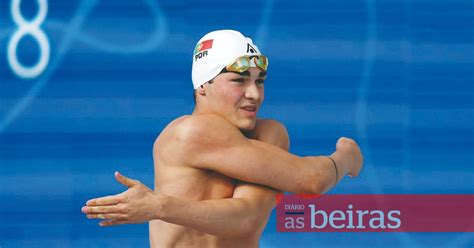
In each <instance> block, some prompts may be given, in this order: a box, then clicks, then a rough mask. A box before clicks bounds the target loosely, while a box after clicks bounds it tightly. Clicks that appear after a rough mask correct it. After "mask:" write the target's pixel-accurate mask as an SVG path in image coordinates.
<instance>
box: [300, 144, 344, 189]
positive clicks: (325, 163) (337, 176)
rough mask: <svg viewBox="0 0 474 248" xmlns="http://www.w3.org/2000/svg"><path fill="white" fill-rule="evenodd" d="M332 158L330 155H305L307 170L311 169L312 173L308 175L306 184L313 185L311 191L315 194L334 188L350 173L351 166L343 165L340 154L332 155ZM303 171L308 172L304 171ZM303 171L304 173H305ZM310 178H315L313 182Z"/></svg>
mask: <svg viewBox="0 0 474 248" xmlns="http://www.w3.org/2000/svg"><path fill="white" fill-rule="evenodd" d="M331 158H332V159H333V160H334V162H335V164H334V163H333V161H332V160H331V159H330V158H329V157H328V156H309V157H304V158H302V160H304V162H303V166H302V168H305V170H310V171H311V173H309V175H312V176H310V177H309V178H308V176H306V177H305V178H306V180H307V181H306V184H309V185H312V187H313V188H312V189H311V192H309V193H313V194H322V193H325V192H327V191H329V190H330V189H332V188H333V187H334V186H335V185H336V184H337V183H338V182H339V181H340V180H341V179H342V178H343V177H344V176H345V175H346V174H347V173H349V168H347V167H345V166H343V163H341V162H340V160H339V157H338V155H335V153H334V154H333V155H331ZM303 173H306V171H304V172H303ZM303 173H302V174H303ZM308 180H313V181H312V182H310V181H308Z"/></svg>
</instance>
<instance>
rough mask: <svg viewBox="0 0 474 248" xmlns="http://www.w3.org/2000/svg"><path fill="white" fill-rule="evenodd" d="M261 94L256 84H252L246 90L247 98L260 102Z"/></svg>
mask: <svg viewBox="0 0 474 248" xmlns="http://www.w3.org/2000/svg"><path fill="white" fill-rule="evenodd" d="M260 97H261V96H260V92H259V90H258V86H257V84H256V83H250V84H249V85H248V86H247V88H246V89H245V98H247V99H252V100H255V101H258V100H260Z"/></svg>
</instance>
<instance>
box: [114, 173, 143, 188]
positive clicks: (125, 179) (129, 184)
mask: <svg viewBox="0 0 474 248" xmlns="http://www.w3.org/2000/svg"><path fill="white" fill-rule="evenodd" d="M115 179H117V181H118V182H119V183H121V184H123V185H125V186H127V187H129V188H130V187H133V186H135V185H137V184H139V182H138V181H137V180H133V179H130V178H128V177H126V176H124V175H122V174H120V172H118V171H116V172H115Z"/></svg>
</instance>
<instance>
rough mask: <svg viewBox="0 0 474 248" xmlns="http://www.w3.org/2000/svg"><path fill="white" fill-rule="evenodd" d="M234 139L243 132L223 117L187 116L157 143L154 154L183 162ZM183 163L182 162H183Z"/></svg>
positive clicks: (172, 123)
mask: <svg viewBox="0 0 474 248" xmlns="http://www.w3.org/2000/svg"><path fill="white" fill-rule="evenodd" d="M235 138H243V135H242V134H241V133H240V131H239V130H238V129H237V128H236V127H235V126H233V125H232V124H231V123H230V122H228V121H227V120H226V119H224V118H223V117H220V116H218V115H214V114H199V115H187V116H183V117H180V118H178V119H176V120H174V121H172V122H171V123H170V124H169V125H168V126H167V127H166V128H165V129H164V130H163V131H162V132H161V134H160V136H159V137H158V138H157V139H156V141H155V144H154V148H153V154H154V155H155V156H156V155H160V157H174V158H184V157H191V155H192V154H191V153H197V152H202V151H204V150H209V149H213V147H215V146H219V145H221V144H224V143H227V141H229V140H234V141H235V140H236V139H235ZM181 162H182V161H181Z"/></svg>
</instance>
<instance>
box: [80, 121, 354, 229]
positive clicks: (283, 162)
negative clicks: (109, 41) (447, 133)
mask: <svg viewBox="0 0 474 248" xmlns="http://www.w3.org/2000/svg"><path fill="white" fill-rule="evenodd" d="M198 117H199V118H190V119H189V121H190V123H187V124H186V125H182V126H181V127H180V128H181V130H180V131H179V132H178V133H177V135H178V136H179V140H180V142H176V144H175V145H176V146H178V147H176V148H177V149H172V150H173V151H177V153H178V154H173V156H179V157H180V158H182V159H183V161H182V162H183V163H184V164H186V165H188V166H192V167H196V168H201V169H210V170H214V171H217V172H219V173H221V174H224V175H226V176H229V177H233V178H236V179H239V180H242V181H248V182H252V183H259V184H263V185H268V186H271V187H274V188H278V189H281V190H285V191H290V192H297V193H299V192H302V193H308V192H309V193H322V192H325V191H326V190H328V189H330V188H331V187H332V186H333V185H334V182H335V178H334V177H335V172H334V168H333V165H332V162H331V161H330V160H329V159H327V158H324V157H305V158H301V157H297V156H294V155H291V154H289V153H287V152H285V151H284V150H282V149H280V148H278V147H275V146H272V145H269V144H265V143H263V142H260V141H256V140H248V139H246V138H245V137H244V136H243V135H242V134H241V133H240V131H238V130H237V129H236V128H235V127H233V126H232V125H231V124H229V123H227V122H226V121H225V120H223V119H222V118H220V117H218V116H198ZM209 130H213V131H212V132H209ZM340 143H342V144H340ZM337 146H339V147H338V148H337V151H336V152H335V153H333V154H332V155H331V156H332V157H333V158H334V159H335V160H336V161H337V163H338V166H339V167H338V169H339V177H340V178H342V176H343V175H345V174H347V173H348V172H349V171H352V173H353V174H354V175H357V174H358V172H359V170H360V166H361V162H362V157H361V155H360V151H358V147H357V146H356V145H355V148H357V149H349V148H350V147H351V146H352V148H354V145H353V144H352V143H351V141H350V140H347V141H346V140H343V141H342V142H341V141H340V142H338V145H337ZM347 146H349V148H347ZM338 151H339V152H338ZM351 153H353V154H351ZM347 157H349V158H347ZM195 161H199V163H196V162H195ZM223 162H224V163H223ZM235 163H238V164H239V165H240V166H238V167H236V166H235ZM216 165H219V166H216ZM289 167H290V170H291V172H292V173H288V168H289ZM236 168H238V169H236ZM354 168H355V169H354ZM116 177H117V180H118V181H119V182H121V183H123V184H124V185H126V186H127V187H129V190H127V191H125V192H123V193H121V194H118V195H116V196H108V197H103V198H98V199H94V200H91V201H89V202H88V203H87V205H88V207H86V208H85V210H84V209H83V211H84V212H86V213H88V214H89V215H88V217H91V218H101V219H107V221H104V222H101V223H102V224H103V225H116V224H124V223H139V222H144V221H148V220H153V219H162V220H164V221H168V222H171V223H175V224H180V225H184V226H188V227H192V228H195V229H198V230H199V231H202V232H206V233H210V234H214V235H222V236H226V235H237V234H238V233H239V232H238V231H237V232H236V229H235V227H236V226H243V227H248V226H251V227H253V228H254V229H255V228H256V226H257V225H258V223H261V219H262V218H263V217H264V216H265V215H266V216H267V217H268V214H269V211H270V210H271V208H272V207H273V204H274V198H273V196H271V194H269V191H268V190H271V189H268V188H264V187H262V186H259V185H254V187H260V188H251V187H252V184H244V185H242V187H241V188H239V187H238V188H236V190H235V192H234V198H232V199H223V200H207V201H201V202H194V203H190V202H185V201H182V200H178V199H176V198H170V197H166V196H163V195H157V194H156V193H155V192H153V191H151V190H150V189H149V188H147V187H146V186H144V185H143V184H141V183H139V182H138V181H136V180H132V179H128V178H126V177H123V176H121V175H118V174H116ZM340 178H338V180H339V179H340ZM249 187H250V188H249ZM256 189H258V190H260V191H258V190H256ZM265 190H267V191H265ZM239 192H242V194H241V195H239ZM249 192H250V193H249ZM252 193H255V195H252ZM270 193H271V191H270ZM273 193H274V191H273ZM262 196H271V197H267V198H265V197H262ZM252 197H253V198H252ZM258 200H260V202H258ZM261 201H263V202H261ZM145 203H148V204H145ZM256 203H258V204H256ZM190 204H194V205H190ZM252 204H254V205H252ZM255 204H256V205H255ZM259 204H263V206H266V207H264V208H263V209H262V208H260V210H264V209H267V211H268V212H265V211H261V212H262V215H255V216H256V217H255V216H254V217H255V218H247V219H246V218H243V219H242V218H238V217H239V216H240V217H241V216H242V213H243V210H242V209H247V208H248V207H249V206H258V205H259ZM167 206H168V208H170V206H175V207H176V208H173V209H174V210H177V209H178V208H181V210H182V211H186V210H190V213H189V214H195V216H203V215H202V214H203V213H206V211H207V212H209V211H208V209H209V208H212V209H213V213H214V215H213V216H208V217H207V218H206V219H202V218H201V219H199V218H198V217H197V218H194V219H193V218H189V216H190V215H187V214H186V215H184V214H173V213H172V212H171V211H166V207H167ZM191 206H192V208H191ZM268 206H269V207H268ZM257 210H258V208H257ZM193 211H194V212H193ZM199 211H202V212H199ZM177 213H179V212H177ZM181 213H182V212H181ZM247 214H248V213H247ZM179 216H187V217H188V218H181V219H180V217H179ZM222 216H235V217H236V218H234V219H226V220H225V219H223V218H220V217H222ZM255 220H257V221H255ZM259 220H260V221H259ZM229 221H236V222H237V221H240V222H237V223H239V225H235V224H234V225H233V228H232V233H229V230H226V229H225V228H217V227H225V226H229V225H225V224H226V223H229ZM232 223H234V222H232ZM250 229H252V228H250ZM242 230H249V228H242Z"/></svg>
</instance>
